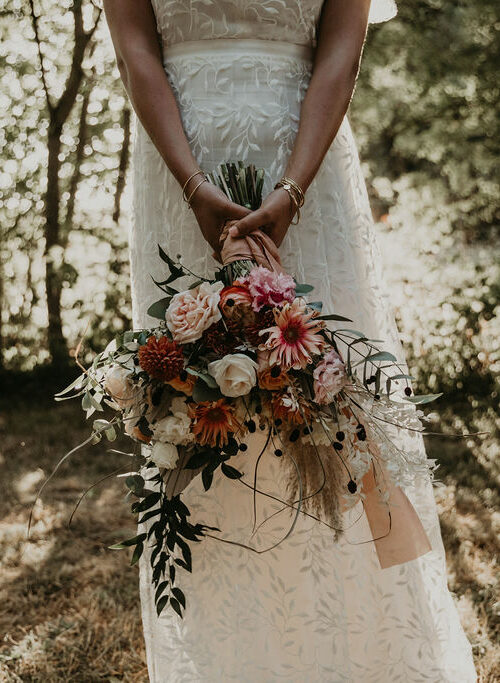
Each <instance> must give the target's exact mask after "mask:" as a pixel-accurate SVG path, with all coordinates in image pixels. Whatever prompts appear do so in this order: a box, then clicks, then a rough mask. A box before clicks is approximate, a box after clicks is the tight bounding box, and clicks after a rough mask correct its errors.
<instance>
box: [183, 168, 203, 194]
mask: <svg viewBox="0 0 500 683" xmlns="http://www.w3.org/2000/svg"><path fill="white" fill-rule="evenodd" d="M199 173H203V175H205V171H202V170H201V169H198V171H195V172H194V173H191V175H190V176H189V178H188V179H187V180H186V182H185V183H184V185H183V186H182V198H183V199H184V201H185V202H187V197H186V187H187V185H188V183H189V181H190V180H191V179H192V178H194V177H195V176H197V175H198V174H199Z"/></svg>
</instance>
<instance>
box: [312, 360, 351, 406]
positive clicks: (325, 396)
mask: <svg viewBox="0 0 500 683" xmlns="http://www.w3.org/2000/svg"><path fill="white" fill-rule="evenodd" d="M313 377H314V394H315V399H316V401H317V402H318V403H322V404H325V403H331V402H332V401H333V399H334V398H335V396H336V395H337V394H338V393H339V391H341V390H342V388H343V387H344V386H345V384H346V383H347V374H346V371H345V366H344V362H343V360H342V358H341V357H340V356H339V354H338V353H337V352H336V351H335V350H334V349H332V350H331V351H329V352H328V353H327V354H325V356H324V358H323V360H322V361H321V362H320V363H318V365H317V366H316V368H315V370H314V373H313Z"/></svg>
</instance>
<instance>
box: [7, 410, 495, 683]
mask: <svg viewBox="0 0 500 683" xmlns="http://www.w3.org/2000/svg"><path fill="white" fill-rule="evenodd" d="M34 403H35V405H29V403H28V402H27V401H26V399H24V401H23V402H14V403H12V402H11V403H10V405H9V407H8V409H4V410H2V411H1V413H0V444H1V445H0V466H1V472H2V493H3V495H2V496H1V498H0V553H1V555H0V556H1V560H0V600H1V605H2V609H1V611H0V681H2V682H4V681H6V682H9V683H10V682H13V681H26V682H29V683H56V682H61V683H62V682H64V683H67V682H68V681H71V683H80V682H81V683H84V682H85V683H87V682H93V681H108V682H114V681H126V682H132V681H134V682H139V681H140V682H141V683H142V682H146V681H147V670H146V664H145V653H144V644H143V640H142V632H141V622H140V612H139V599H138V592H137V584H138V576H137V569H136V568H135V567H129V565H128V553H127V551H113V550H109V549H108V546H109V545H111V544H112V543H114V542H116V540H118V539H121V538H124V537H127V536H128V535H132V532H133V529H134V523H133V519H132V518H131V516H130V513H129V507H128V502H127V501H125V499H124V487H123V484H122V482H121V481H120V480H119V479H116V478H115V477H111V478H110V479H108V480H106V481H104V482H102V483H100V484H99V485H98V486H97V487H96V488H95V489H94V490H92V491H91V492H90V494H89V496H88V497H87V498H86V499H85V500H84V501H83V502H82V504H81V506H80V507H79V509H78V510H77V512H76V514H75V516H74V519H73V521H72V524H71V527H70V528H68V520H69V517H70V515H71V512H72V510H73V508H74V506H75V503H76V502H77V500H78V498H79V496H80V493H81V492H82V491H83V490H84V489H85V488H87V487H88V486H90V485H91V484H92V483H94V482H96V481H98V480H99V479H101V478H102V477H105V476H106V475H107V474H109V473H111V472H113V471H114V470H115V469H116V468H118V467H120V466H121V465H125V466H126V465H127V462H126V459H125V462H124V458H123V457H122V456H118V455H115V454H110V453H109V452H107V450H106V449H107V448H108V447H109V446H108V445H101V444H99V445H97V446H88V447H86V448H84V449H83V450H82V451H80V452H78V453H76V454H75V455H74V456H73V457H72V459H71V460H70V461H69V462H66V463H65V464H64V465H63V466H62V467H61V470H60V471H59V472H58V473H57V474H56V476H55V478H54V479H53V481H52V482H51V483H50V484H49V486H48V487H47V489H46V490H45V492H44V494H43V498H42V501H41V502H40V503H38V504H37V505H36V507H35V509H34V516H33V525H32V529H31V534H30V539H29V540H27V525H28V518H29V513H30V508H31V505H32V503H33V500H34V493H35V492H36V490H37V489H38V487H39V486H40V484H41V482H42V481H43V479H44V478H45V476H46V475H47V474H48V473H49V472H50V470H51V468H52V467H53V466H54V465H55V463H56V462H57V461H58V459H59V458H60V457H61V455H62V454H64V453H65V452H66V450H69V449H71V448H72V447H73V446H75V444H77V443H79V442H81V441H83V440H84V439H85V438H86V437H87V436H88V433H89V432H88V426H87V425H86V423H85V421H84V419H83V417H82V416H81V412H80V409H79V406H78V405H77V403H76V402H74V403H73V402H68V403H58V404H54V403H51V402H49V403H47V402H44V401H42V402H40V401H34ZM436 441H437V439H436V438H434V440H433V441H432V442H429V443H428V448H429V451H430V455H431V456H434V451H437V450H439V454H440V458H441V461H442V467H441V478H442V479H443V482H444V485H443V486H442V487H441V488H439V489H437V490H436V496H437V500H438V505H439V510H440V517H441V524H442V530H443V538H444V542H445V545H446V548H447V559H448V571H449V585H450V589H451V590H452V592H453V594H454V596H455V598H456V602H457V605H458V609H459V612H460V616H461V619H462V623H463V625H464V628H465V630H466V633H467V636H468V637H469V639H470V641H471V643H472V645H473V648H474V653H475V657H476V665H477V669H478V672H479V674H480V679H479V680H480V681H481V682H482V683H493V682H494V681H498V680H500V676H499V674H498V667H499V666H500V645H499V644H498V631H499V619H498V612H499V603H498V602H497V603H495V599H496V600H498V597H497V598H495V572H496V570H497V560H498V556H499V555H498V540H497V539H498V527H499V526H500V520H499V517H500V514H499V513H498V512H495V503H496V500H497V494H495V493H494V491H495V483H494V481H492V480H489V479H488V477H489V475H488V473H487V471H486V470H483V469H481V468H480V467H479V466H478V463H477V460H476V459H475V458H474V455H473V452H472V451H471V450H470V448H469V447H465V446H464V445H462V444H461V443H459V444H457V442H456V441H449V440H447V441H446V443H444V442H443V441H442V440H440V441H439V443H436ZM478 487H480V492H481V496H478ZM485 491H491V494H490V495H489V497H488V496H486V498H485ZM485 500H486V503H485ZM488 501H489V502H488ZM495 642H496V645H495ZM457 683H459V682H457Z"/></svg>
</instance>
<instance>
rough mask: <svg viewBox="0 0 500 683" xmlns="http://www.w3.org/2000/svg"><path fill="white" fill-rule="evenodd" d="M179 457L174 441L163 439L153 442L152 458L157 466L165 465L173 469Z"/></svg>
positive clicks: (168, 468)
mask: <svg viewBox="0 0 500 683" xmlns="http://www.w3.org/2000/svg"><path fill="white" fill-rule="evenodd" d="M178 459H179V453H178V451H177V447H176V446H174V444H173V443H164V442H163V441H156V442H155V443H154V444H153V448H152V451H151V460H152V461H153V462H154V463H155V465H156V466H157V467H165V468H166V469H167V470H173V469H174V467H175V466H176V464H177V460H178Z"/></svg>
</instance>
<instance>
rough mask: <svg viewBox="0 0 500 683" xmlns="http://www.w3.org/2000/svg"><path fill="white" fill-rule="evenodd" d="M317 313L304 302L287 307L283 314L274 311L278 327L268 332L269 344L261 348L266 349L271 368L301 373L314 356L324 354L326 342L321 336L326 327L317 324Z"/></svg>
mask: <svg viewBox="0 0 500 683" xmlns="http://www.w3.org/2000/svg"><path fill="white" fill-rule="evenodd" d="M317 315H318V314H317V312H316V311H313V310H309V311H308V310H307V309H306V302H305V301H304V300H303V299H295V300H294V301H293V303H291V304H290V303H288V302H287V303H285V304H284V306H283V308H282V309H281V311H278V310H275V311H274V319H275V322H276V325H275V326H273V327H270V328H269V329H268V330H266V331H267V332H268V333H269V337H268V339H267V341H266V342H265V343H264V344H263V345H262V346H261V347H260V348H261V349H263V350H264V349H267V350H269V351H270V352H271V353H270V354H269V364H270V365H280V366H281V367H282V368H284V369H287V370H288V369H289V368H294V369H295V370H300V369H301V368H305V367H306V365H307V364H308V363H311V362H312V358H311V356H312V355H314V354H317V353H320V352H321V349H322V348H323V344H324V340H323V337H321V336H320V334H319V332H320V331H321V329H322V328H323V327H324V323H322V322H321V321H320V320H315V317H316V316H317Z"/></svg>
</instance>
